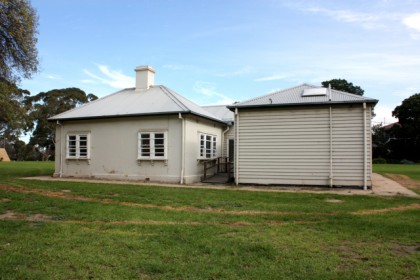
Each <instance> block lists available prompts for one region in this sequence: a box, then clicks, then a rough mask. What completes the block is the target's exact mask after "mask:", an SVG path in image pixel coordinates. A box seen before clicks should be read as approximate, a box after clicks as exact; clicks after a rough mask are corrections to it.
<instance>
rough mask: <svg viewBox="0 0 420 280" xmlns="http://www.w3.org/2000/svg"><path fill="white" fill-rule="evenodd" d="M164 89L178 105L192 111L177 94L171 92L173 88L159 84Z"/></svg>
mask: <svg viewBox="0 0 420 280" xmlns="http://www.w3.org/2000/svg"><path fill="white" fill-rule="evenodd" d="M159 87H160V88H161V89H162V91H163V92H164V93H165V94H166V95H167V96H168V97H169V98H170V99H171V100H172V101H174V103H175V104H176V105H178V106H179V107H180V108H181V109H182V110H185V111H190V109H189V108H188V107H187V106H186V105H185V104H184V103H182V102H181V101H180V100H179V99H178V98H177V97H176V96H175V95H174V93H172V92H171V90H170V89H169V88H167V87H165V86H163V85H161V86H159Z"/></svg>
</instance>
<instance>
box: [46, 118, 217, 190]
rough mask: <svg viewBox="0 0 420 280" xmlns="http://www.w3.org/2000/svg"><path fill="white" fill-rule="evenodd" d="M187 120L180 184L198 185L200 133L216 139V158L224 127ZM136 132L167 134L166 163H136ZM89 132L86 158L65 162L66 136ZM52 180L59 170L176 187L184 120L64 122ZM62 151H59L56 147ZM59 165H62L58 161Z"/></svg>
mask: <svg viewBox="0 0 420 280" xmlns="http://www.w3.org/2000/svg"><path fill="white" fill-rule="evenodd" d="M182 116H183V117H184V118H185V133H186V135H185V141H186V142H185V171H184V183H186V184H190V183H195V182H200V180H201V176H202V175H203V164H202V160H198V158H199V146H200V142H199V133H200V132H201V133H207V134H212V135H216V136H217V151H218V156H221V153H222V143H221V134H222V130H223V129H225V127H224V126H223V125H222V124H219V123H216V122H212V121H208V120H206V119H203V118H200V117H195V116H192V115H186V114H185V115H182ZM139 131H167V133H168V136H167V137H168V143H167V147H168V151H167V155H168V156H167V158H168V159H167V160H166V161H164V160H154V161H150V160H141V161H139V160H137V153H138V151H137V147H138V132H139ZM77 132H79V133H84V132H89V133H90V159H89V160H74V159H66V158H65V157H66V139H67V138H66V135H67V134H68V133H77ZM56 135H57V143H60V144H57V151H56V161H55V174H54V175H55V176H59V173H60V166H62V176H63V177H89V178H103V179H116V180H150V181H155V182H168V183H179V182H180V179H181V166H182V164H181V159H182V154H181V153H182V144H181V139H182V120H181V119H179V117H178V115H168V116H153V117H132V118H115V119H104V120H85V121H66V122H61V126H60V125H58V126H57V130H56ZM60 146H61V147H60ZM61 155H62V160H61V164H60V158H61Z"/></svg>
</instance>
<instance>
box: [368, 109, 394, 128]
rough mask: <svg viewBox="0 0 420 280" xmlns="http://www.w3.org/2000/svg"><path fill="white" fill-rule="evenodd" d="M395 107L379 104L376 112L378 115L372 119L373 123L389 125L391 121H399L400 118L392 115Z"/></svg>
mask: <svg viewBox="0 0 420 280" xmlns="http://www.w3.org/2000/svg"><path fill="white" fill-rule="evenodd" d="M394 108H395V106H394V107H391V106H387V105H377V106H375V110H374V111H375V114H376V116H375V117H374V118H373V120H372V124H373V125H376V124H382V125H387V124H390V123H394V122H397V121H398V119H396V118H394V117H393V116H392V111H393V110H394Z"/></svg>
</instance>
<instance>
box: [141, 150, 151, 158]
mask: <svg viewBox="0 0 420 280" xmlns="http://www.w3.org/2000/svg"><path fill="white" fill-rule="evenodd" d="M141 156H142V157H149V156H150V149H141Z"/></svg>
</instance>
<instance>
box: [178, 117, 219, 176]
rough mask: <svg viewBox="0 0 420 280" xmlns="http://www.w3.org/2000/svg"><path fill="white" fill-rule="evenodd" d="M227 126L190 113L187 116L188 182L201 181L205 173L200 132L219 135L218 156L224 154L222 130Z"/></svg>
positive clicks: (186, 153) (186, 154)
mask: <svg viewBox="0 0 420 280" xmlns="http://www.w3.org/2000/svg"><path fill="white" fill-rule="evenodd" d="M224 129H226V126H224V125H222V124H219V123H216V122H212V121H208V120H206V119H202V118H199V117H195V116H191V115H189V116H188V117H187V118H186V137H185V147H186V149H185V156H186V159H187V160H186V162H185V164H186V165H185V177H184V182H185V183H187V184H190V183H194V182H200V180H201V177H202V176H203V174H204V169H203V161H204V160H200V159H199V156H200V150H199V148H200V139H199V134H200V133H206V134H211V135H215V136H216V137H217V157H221V156H222V142H221V141H222V132H223V130H224Z"/></svg>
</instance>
